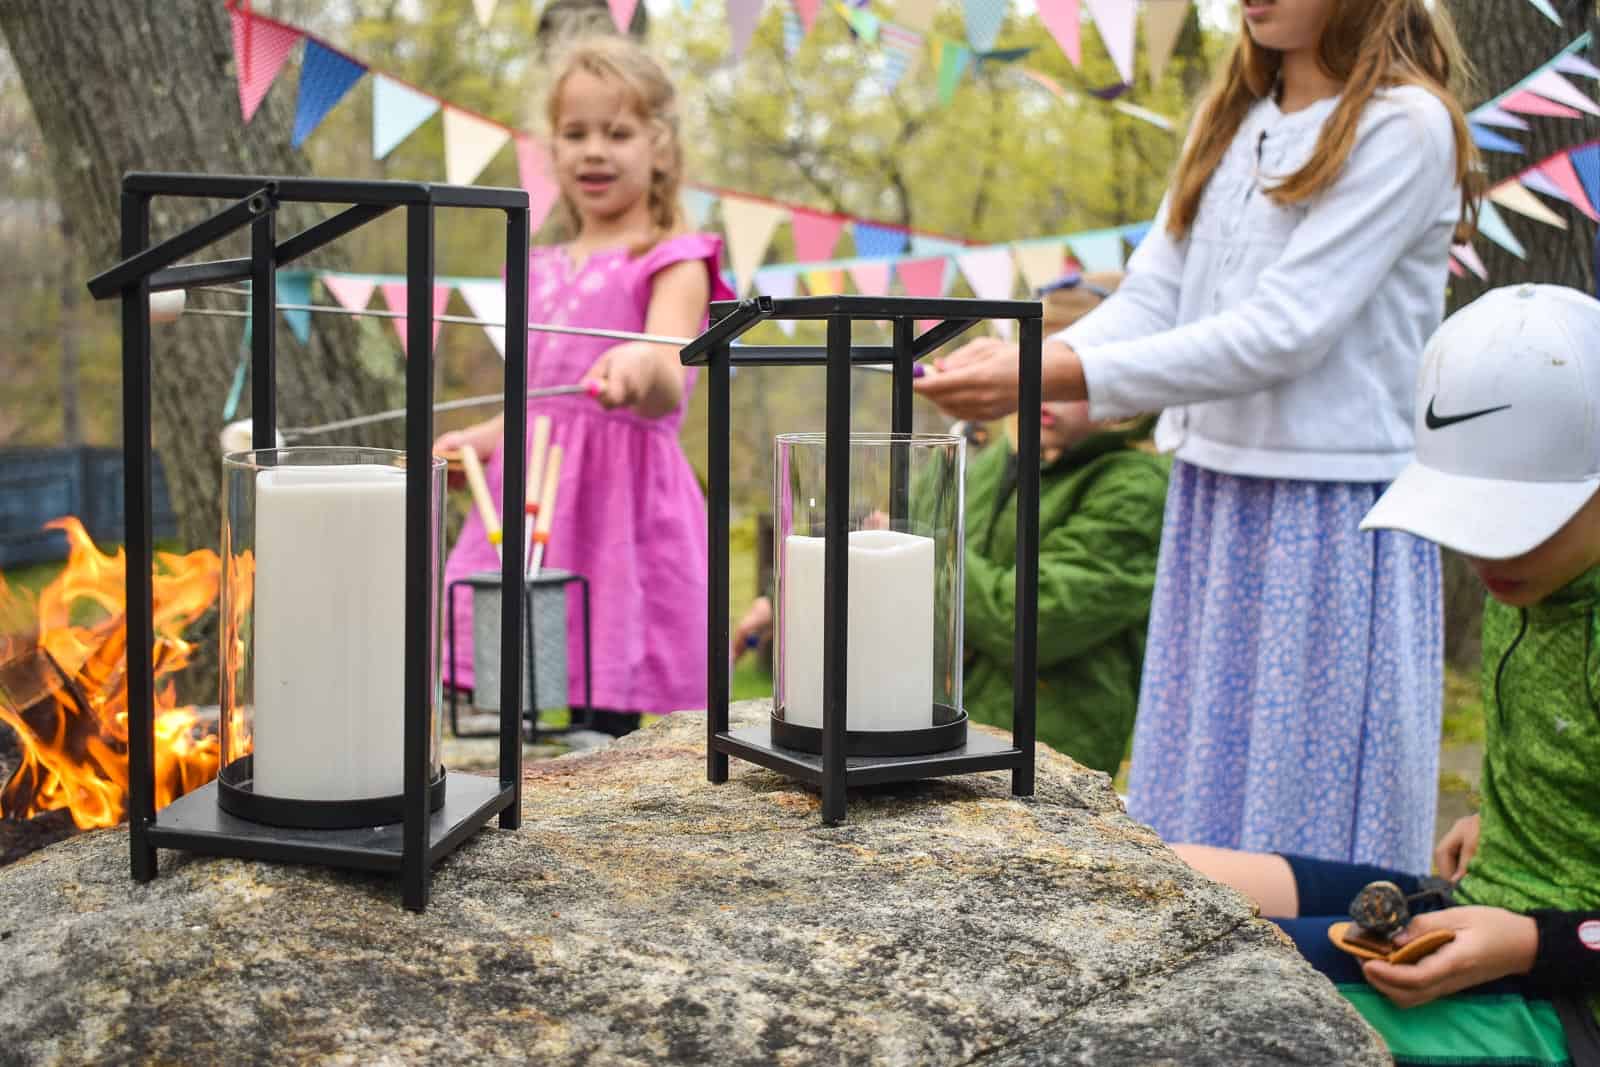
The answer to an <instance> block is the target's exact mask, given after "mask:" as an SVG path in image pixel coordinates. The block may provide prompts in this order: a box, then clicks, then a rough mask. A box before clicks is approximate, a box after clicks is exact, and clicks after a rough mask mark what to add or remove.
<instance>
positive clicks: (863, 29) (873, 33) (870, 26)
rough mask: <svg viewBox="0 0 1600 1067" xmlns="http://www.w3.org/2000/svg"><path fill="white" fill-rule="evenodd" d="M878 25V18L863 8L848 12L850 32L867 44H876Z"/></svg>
mask: <svg viewBox="0 0 1600 1067" xmlns="http://www.w3.org/2000/svg"><path fill="white" fill-rule="evenodd" d="M878 24H879V23H878V16H877V15H874V14H873V13H872V12H870V11H868V10H867V9H866V8H864V7H858V8H855V9H853V10H851V12H850V31H851V32H852V33H854V34H855V35H856V36H857V37H859V38H861V39H862V40H863V41H866V42H867V43H868V44H874V43H876V42H877V40H878Z"/></svg>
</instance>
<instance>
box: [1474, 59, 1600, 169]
mask: <svg viewBox="0 0 1600 1067" xmlns="http://www.w3.org/2000/svg"><path fill="white" fill-rule="evenodd" d="M1588 46H1589V35H1588V34H1587V33H1585V34H1581V35H1580V36H1579V37H1577V38H1576V39H1575V40H1573V41H1572V42H1571V43H1570V44H1568V45H1567V46H1566V47H1565V48H1563V49H1562V50H1561V51H1559V52H1557V53H1556V54H1555V55H1554V56H1552V57H1551V58H1550V59H1548V60H1546V61H1545V62H1544V63H1541V64H1540V65H1539V66H1538V67H1536V68H1534V69H1533V70H1532V71H1530V72H1529V73H1528V74H1526V75H1524V76H1523V77H1522V78H1521V79H1520V80H1519V81H1517V83H1516V84H1514V85H1512V86H1511V87H1510V88H1508V89H1506V90H1505V91H1504V92H1502V93H1501V94H1500V95H1498V96H1496V97H1494V98H1493V99H1490V100H1486V101H1484V102H1483V103H1482V104H1480V105H1479V106H1478V107H1476V108H1473V109H1472V111H1470V112H1468V113H1467V122H1468V123H1469V128H1470V130H1471V132H1472V140H1473V142H1474V143H1475V144H1477V146H1478V147H1479V148H1482V149H1484V150H1485V151H1490V152H1505V153H1508V154H1511V155H1523V154H1524V150H1523V146H1522V144H1521V143H1520V142H1518V141H1517V140H1516V139H1515V138H1514V137H1511V136H1509V135H1507V134H1505V133H1502V132H1500V131H1502V130H1513V131H1519V132H1520V131H1526V130H1527V129H1528V128H1529V127H1528V120H1527V119H1525V118H1522V117H1521V116H1523V115H1531V116H1534V117H1538V118H1562V119H1573V118H1578V117H1579V116H1581V115H1584V114H1589V115H1596V116H1600V104H1596V103H1595V101H1594V100H1593V99H1592V98H1591V97H1590V96H1589V94H1588V93H1586V92H1584V91H1583V90H1581V89H1579V88H1578V87H1577V86H1575V85H1573V84H1572V83H1571V82H1570V81H1568V80H1567V78H1566V75H1572V76H1574V77H1586V78H1588V77H1592V78H1596V79H1600V69H1596V67H1595V66H1594V64H1592V63H1590V62H1589V61H1588V60H1587V59H1584V58H1583V57H1582V56H1581V55H1579V54H1578V53H1579V52H1581V51H1583V50H1584V49H1586V48H1587V47H1588ZM1490 127H1494V128H1493V129H1491V128H1490Z"/></svg>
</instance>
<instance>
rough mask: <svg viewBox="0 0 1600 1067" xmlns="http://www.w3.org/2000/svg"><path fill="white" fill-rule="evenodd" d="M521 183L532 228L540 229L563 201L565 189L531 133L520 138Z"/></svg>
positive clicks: (529, 223) (519, 165)
mask: <svg viewBox="0 0 1600 1067" xmlns="http://www.w3.org/2000/svg"><path fill="white" fill-rule="evenodd" d="M517 180H518V182H520V183H521V185H522V188H523V189H525V190H526V191H527V193H528V226H529V228H530V229H533V230H537V229H538V228H539V227H540V226H542V225H544V220H545V218H546V217H547V216H548V215H549V214H550V209H551V208H553V207H555V206H556V201H558V200H560V199H561V187H560V186H559V185H557V184H556V180H555V178H554V177H553V176H551V174H550V157H549V155H548V154H547V153H546V152H545V150H544V147H543V146H542V145H540V144H539V143H538V142H537V141H535V140H534V139H533V138H532V137H529V136H528V135H527V134H518V135H517Z"/></svg>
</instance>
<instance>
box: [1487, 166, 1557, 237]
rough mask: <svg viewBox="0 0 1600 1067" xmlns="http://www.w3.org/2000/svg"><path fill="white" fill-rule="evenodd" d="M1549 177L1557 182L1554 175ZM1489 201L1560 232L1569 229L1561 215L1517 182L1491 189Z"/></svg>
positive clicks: (1501, 184)
mask: <svg viewBox="0 0 1600 1067" xmlns="http://www.w3.org/2000/svg"><path fill="white" fill-rule="evenodd" d="M1547 176H1548V177H1550V178H1551V180H1552V181H1554V180H1555V176H1554V175H1548V174H1547ZM1489 199H1490V200H1493V201H1494V202H1495V203H1497V204H1499V205H1500V206H1501V207H1503V208H1506V209H1508V210H1510V211H1515V212H1516V213H1517V214H1519V215H1526V216H1527V217H1528V218H1530V219H1533V220H1535V221H1536V222H1542V223H1544V224H1545V225H1547V226H1554V227H1555V228H1556V229H1558V230H1564V229H1566V228H1567V220H1566V219H1564V218H1562V217H1561V216H1560V215H1557V214H1556V213H1555V212H1554V211H1551V210H1550V209H1549V208H1548V207H1546V206H1545V203H1544V201H1543V200H1540V199H1539V198H1538V197H1536V196H1534V195H1533V194H1532V193H1530V192H1528V190H1527V189H1525V188H1523V186H1522V185H1521V183H1519V182H1517V181H1516V180H1512V181H1508V182H1501V183H1500V184H1499V185H1497V186H1495V187H1494V188H1493V189H1490V190H1489Z"/></svg>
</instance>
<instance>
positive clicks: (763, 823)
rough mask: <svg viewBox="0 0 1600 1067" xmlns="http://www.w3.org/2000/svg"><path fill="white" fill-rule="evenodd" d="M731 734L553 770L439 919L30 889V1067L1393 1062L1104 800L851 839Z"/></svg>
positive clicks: (645, 746) (190, 885)
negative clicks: (81, 1066)
mask: <svg viewBox="0 0 1600 1067" xmlns="http://www.w3.org/2000/svg"><path fill="white" fill-rule="evenodd" d="M764 713H765V709H764V707H763V706H761V705H746V706H743V707H741V708H739V709H738V711H737V714H736V718H739V717H748V716H753V715H758V714H764ZM703 730H704V718H703V717H701V716H699V715H680V716H675V717H673V718H672V719H671V720H670V721H668V722H665V723H662V724H660V725H658V726H655V727H653V728H651V729H648V730H645V731H642V732H641V733H639V734H636V735H634V736H632V737H629V738H627V739H625V740H624V741H622V742H620V743H618V744H616V745H614V746H611V747H608V748H605V749H602V750H599V751H596V752H591V753H586V754H582V755H575V756H570V757H566V758H563V759H559V760H554V761H551V762H547V763H542V764H537V765H534V766H532V767H531V768H530V769H529V772H528V786H527V793H526V802H525V803H526V807H525V811H526V822H525V823H524V828H523V829H522V830H520V831H517V832H503V831H499V830H496V829H490V830H486V831H484V832H483V833H482V834H480V835H479V836H478V838H477V839H476V840H474V841H473V842H471V843H470V844H468V845H467V846H465V847H464V848H462V849H461V850H460V851H459V852H457V853H456V854H455V855H454V856H453V857H451V858H450V859H449V860H447V861H446V862H445V863H444V864H443V865H442V866H441V867H440V868H439V869H438V871H437V875H436V879H435V882H434V897H433V902H432V905H431V906H430V907H429V909H428V911H427V912H426V914H423V915H414V914H411V913H409V912H406V911H404V910H402V909H401V907H400V903H399V894H398V891H397V888H396V886H395V885H394V884H393V883H391V882H388V881H386V880H383V879H379V878H376V877H363V876H358V875H352V874H348V873H343V872H336V871H330V870H321V869H313V868H300V867H284V866H274V865H270V864H261V863H244V862H238V861H233V860H215V859H204V858H195V857H189V856H185V855H182V854H176V853H162V859H161V873H160V876H159V877H158V878H157V879H156V881H154V882H153V883H151V884H150V885H147V886H138V885H135V884H134V883H132V882H131V881H129V879H128V856H127V839H126V837H125V836H124V831H121V830H114V831H103V832H99V833H93V834H85V835H83V836H80V837H77V838H74V839H72V840H69V841H66V842H63V843H61V844H58V845H54V846H52V847H50V848H48V849H45V850H44V851H42V852H39V853H37V854H35V855H34V856H32V857H30V858H28V859H25V860H23V861H22V862H20V863H18V864H16V865H14V866H12V867H9V868H6V869H4V870H0V1062H5V1063H29V1064H32V1063H80V1062H86V1061H102V1062H117V1063H126V1062H159V1063H174V1064H176V1063H207V1064H209V1063H219V1062H230V1063H269V1062H272V1063H279V1062H282V1063H287V1062H299V1061H303V1060H308V1059H314V1060H317V1061H319V1062H334V1063H351V1064H369V1063H409V1062H431V1063H440V1062H470V1063H489V1062H514V1063H520V1062H536V1063H563V1064H564V1063H574V1064H576V1063H658V1062H680V1063H716V1064H732V1063H752V1064H755V1063H813V1062H816V1063H847V1062H848V1063H865V1062H869V1061H870V1062H878V1063H906V1064H926V1063H940V1064H944V1063H957V1062H966V1061H969V1060H974V1059H978V1058H982V1059H983V1060H984V1062H985V1063H990V1064H1033V1063H1084V1064H1122V1063H1182V1064H1206V1063H1216V1064H1249V1063H1305V1064H1318V1065H1327V1064H1346V1063H1348V1064H1368V1063H1384V1062H1387V1056H1386V1054H1385V1053H1384V1052H1383V1050H1382V1047H1381V1045H1380V1044H1379V1042H1378V1041H1377V1039H1376V1038H1375V1037H1374V1035H1373V1034H1372V1033H1371V1031H1369V1030H1368V1029H1367V1028H1366V1026H1365V1025H1364V1024H1363V1023H1362V1022H1361V1020H1360V1019H1359V1018H1358V1017H1357V1016H1356V1015H1355V1013H1354V1012H1353V1011H1351V1010H1350V1008H1349V1007H1347V1006H1346V1005H1345V1003H1344V1001H1342V1000H1341V999H1340V998H1339V996H1338V995H1337V994H1336V993H1335V992H1334V990H1333V987H1332V986H1331V985H1329V984H1328V983H1327V982H1326V981H1324V980H1323V979H1322V978H1321V977H1319V976H1318V975H1317V974H1316V973H1315V972H1314V971H1312V970H1311V968H1310V967H1308V966H1307V965H1306V964H1305V963H1304V962H1302V961H1301V959H1300V958H1299V957H1298V956H1297V955H1296V954H1295V952H1294V950H1293V949H1292V948H1291V947H1290V945H1289V944H1288V943H1287V942H1286V941H1285V940H1284V939H1283V938H1282V937H1280V936H1279V935H1278V934H1277V932H1276V931H1275V929H1274V928H1273V927H1272V926H1271V925H1270V924H1268V923H1265V922H1263V921H1262V920H1260V919H1258V918H1256V917H1255V915H1254V914H1253V912H1252V909H1251V907H1250V905H1249V904H1248V903H1246V901H1245V900H1244V899H1243V898H1242V897H1240V896H1238V895H1237V894H1235V893H1233V892H1232V891H1230V890H1227V889H1224V888H1222V887H1220V886H1217V885H1215V884H1213V883H1210V882H1208V881H1206V880H1204V879H1202V878H1200V877H1198V876H1197V875H1195V874H1193V873H1191V872H1190V871H1189V870H1188V869H1187V868H1186V867H1185V866H1184V865H1183V864H1182V863H1181V862H1179V861H1178V859H1177V858H1176V857H1175V856H1173V855H1172V853H1171V852H1169V851H1168V850H1167V849H1166V848H1164V847H1163V846H1162V844H1161V842H1160V840H1158V839H1157V838H1156V836H1155V835H1154V834H1153V833H1151V832H1150V831H1149V830H1148V829H1146V828H1145V827H1143V826H1140V825H1139V824H1137V823H1135V822H1133V821H1132V820H1130V819H1129V818H1128V817H1127V816H1126V815H1125V814H1123V811H1122V807H1121V805H1120V804H1119V803H1118V801H1117V798H1116V795H1115V794H1114V793H1113V792H1112V789H1111V784H1110V782H1109V781H1108V780H1107V779H1106V778H1105V776H1103V775H1100V774H1096V773H1093V772H1090V771H1086V770H1084V769H1083V768H1081V767H1079V766H1078V765H1076V764H1074V763H1072V762H1071V761H1070V760H1067V759H1065V758H1063V757H1060V756H1057V755H1055V754H1054V753H1052V752H1050V751H1049V750H1046V749H1041V750H1040V755H1039V775H1038V795H1037V796H1035V797H1033V798H1031V799H1026V800H1019V799H1015V798H1013V797H1011V796H1010V795H1009V794H1008V792H1007V789H1008V786H1009V775H1002V774H988V775H973V776H969V777H965V778H959V779H945V780H942V781H936V782H928V783H922V784H917V785H909V786H903V787H898V788H886V789H881V790H875V791H870V792H866V793H862V794H859V795H857V794H853V795H852V796H851V798H850V815H849V819H848V820H847V821H846V823H845V824H844V825H842V826H838V827H833V828H824V827H823V826H821V825H820V822H819V819H818V802H817V797H816V795H815V794H814V793H812V792H810V791H808V790H806V789H804V788H801V787H799V786H797V785H794V784H792V783H790V782H788V781H786V780H784V779H782V778H779V777H777V776H776V775H774V774H771V773H769V772H767V771H764V770H761V769H758V768H756V767H753V766H750V765H748V764H742V763H739V762H737V761H735V762H734V765H733V767H734V769H733V777H732V780H731V781H730V782H729V783H727V784H726V785H722V786H713V785H710V784H708V783H707V782H706V780H705V773H704V766H705V757H704V751H703Z"/></svg>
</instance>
